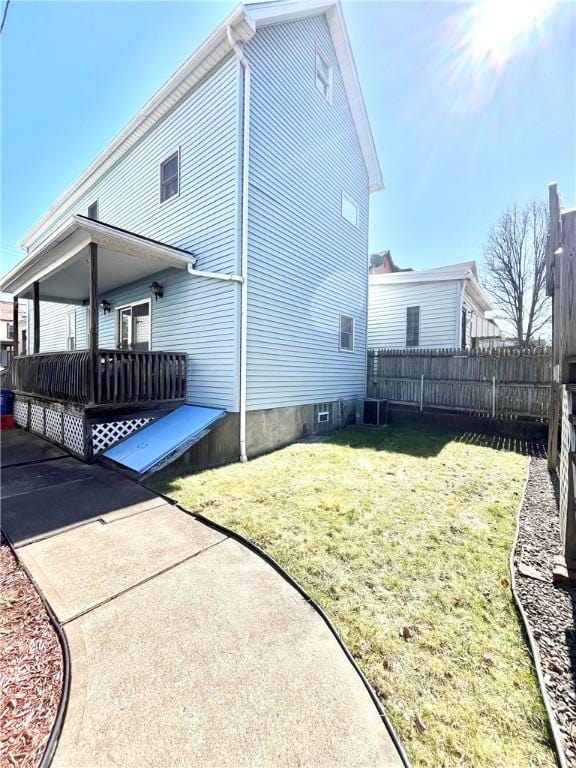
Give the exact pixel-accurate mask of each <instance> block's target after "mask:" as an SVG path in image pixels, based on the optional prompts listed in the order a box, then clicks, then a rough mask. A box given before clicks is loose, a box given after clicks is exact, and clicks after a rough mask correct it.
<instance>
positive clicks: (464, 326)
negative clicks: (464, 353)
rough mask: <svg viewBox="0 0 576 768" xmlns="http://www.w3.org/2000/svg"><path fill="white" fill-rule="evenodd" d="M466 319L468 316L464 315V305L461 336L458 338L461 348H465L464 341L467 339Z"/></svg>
mask: <svg viewBox="0 0 576 768" xmlns="http://www.w3.org/2000/svg"><path fill="white" fill-rule="evenodd" d="M467 319H468V318H467V317H466V307H462V331H461V334H462V338H461V340H460V346H461V347H462V349H466V342H467V341H468V339H467V336H468V334H467V329H468V324H467Z"/></svg>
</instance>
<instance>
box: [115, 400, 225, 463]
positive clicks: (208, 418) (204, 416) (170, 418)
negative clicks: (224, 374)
mask: <svg viewBox="0 0 576 768" xmlns="http://www.w3.org/2000/svg"><path fill="white" fill-rule="evenodd" d="M225 415H226V411H224V410H222V409H220V408H204V407H202V406H199V405H181V406H180V407H179V408H177V409H176V410H175V411H172V412H171V413H168V414H167V415H166V416H163V417H162V418H160V419H158V420H157V421H153V422H152V424H149V425H148V426H147V427H144V429H141V430H139V431H138V432H136V434H134V435H131V436H130V437H127V438H126V440H123V441H122V442H121V443H118V445H114V446H112V448H109V449H108V450H107V451H105V452H104V454H103V455H104V456H105V457H106V458H107V459H112V461H115V462H116V463H117V464H121V465H122V466H123V467H127V468H128V469H131V470H132V471H133V472H136V473H137V474H139V475H143V474H145V473H146V472H150V471H151V470H152V469H153V468H154V467H156V466H157V465H160V466H163V465H164V463H166V461H165V460H166V459H167V458H169V457H170V456H173V457H174V458H176V457H177V456H179V455H180V454H181V453H183V452H184V451H185V450H186V449H187V448H189V447H190V446H191V445H194V443H195V442H196V441H197V440H199V439H200V438H201V437H203V436H204V435H205V434H206V433H207V432H209V431H210V428H211V427H213V426H214V425H215V424H216V422H218V421H220V419H222V418H223V417H224V416H225Z"/></svg>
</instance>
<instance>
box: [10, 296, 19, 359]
mask: <svg viewBox="0 0 576 768" xmlns="http://www.w3.org/2000/svg"><path fill="white" fill-rule="evenodd" d="M12 328H13V329H14V344H13V345H12V349H13V350H14V351H13V352H12V356H13V357H18V339H19V338H20V337H19V333H20V329H19V328H18V296H14V309H13V314H12Z"/></svg>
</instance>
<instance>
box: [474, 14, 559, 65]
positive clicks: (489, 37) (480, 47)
mask: <svg viewBox="0 0 576 768" xmlns="http://www.w3.org/2000/svg"><path fill="white" fill-rule="evenodd" d="M553 4H554V3H553V0H480V2H478V3H475V4H474V5H473V6H472V8H471V9H470V28H469V36H470V39H469V43H470V48H471V54H472V56H473V58H474V59H475V60H476V62H478V63H489V64H492V65H495V66H502V64H504V63H505V62H506V61H507V60H508V59H509V58H510V57H511V56H512V55H513V54H514V53H515V52H516V51H517V50H518V49H519V48H520V47H522V46H523V45H525V44H529V43H530V41H531V39H532V38H534V37H535V36H538V35H539V34H540V33H541V32H542V29H543V25H544V22H545V21H546V18H547V16H548V15H549V13H550V12H551V10H552V7H553Z"/></svg>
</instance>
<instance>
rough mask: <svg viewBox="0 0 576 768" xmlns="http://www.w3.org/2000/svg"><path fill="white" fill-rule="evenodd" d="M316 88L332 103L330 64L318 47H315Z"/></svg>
mask: <svg viewBox="0 0 576 768" xmlns="http://www.w3.org/2000/svg"><path fill="white" fill-rule="evenodd" d="M316 88H317V89H318V90H319V91H320V93H321V94H322V96H324V98H325V99H326V101H328V102H330V103H332V66H331V65H330V64H329V63H328V59H327V58H326V57H325V56H324V55H323V54H322V53H320V51H319V50H318V49H316Z"/></svg>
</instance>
